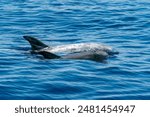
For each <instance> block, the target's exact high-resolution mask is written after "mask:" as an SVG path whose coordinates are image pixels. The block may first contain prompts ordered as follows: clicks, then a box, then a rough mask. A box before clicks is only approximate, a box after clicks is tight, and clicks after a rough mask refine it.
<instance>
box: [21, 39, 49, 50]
mask: <svg viewBox="0 0 150 117" xmlns="http://www.w3.org/2000/svg"><path fill="white" fill-rule="evenodd" d="M23 38H25V39H26V40H27V41H28V42H29V43H30V45H31V47H32V50H40V49H43V48H45V47H48V46H47V45H46V44H44V43H43V42H41V41H39V40H38V39H36V38H34V37H31V36H23Z"/></svg>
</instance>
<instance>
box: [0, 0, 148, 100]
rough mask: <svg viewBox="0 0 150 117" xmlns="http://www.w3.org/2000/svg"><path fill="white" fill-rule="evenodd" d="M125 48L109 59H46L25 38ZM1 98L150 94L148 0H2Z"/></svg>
mask: <svg viewBox="0 0 150 117" xmlns="http://www.w3.org/2000/svg"><path fill="white" fill-rule="evenodd" d="M23 35H31V36H35V37H37V38H39V39H40V40H42V41H43V42H44V43H46V44H48V45H50V46H55V45H61V44H63V45H64V44H73V43H81V42H82V43H84V42H96V43H104V44H106V45H110V46H112V47H113V48H115V49H116V50H118V51H119V52H120V54H119V55H117V56H115V57H111V58H109V59H108V60H107V62H106V63H98V62H94V61H88V60H45V59H43V58H41V57H37V56H34V55H31V54H30V52H29V50H30V45H29V44H28V42H27V41H26V40H24V39H23V38H22V36H23ZM0 99H20V100H28V99H31V100H32V99H35V100H36V99H42V100H45V99H47V100H60V99H67V100H70V99H75V100H76V99H86V100H88V99H94V100H101V99H104V100H105V99H111V100H112V99H119V100H126V99H129V100H130V99H137V100H140V99H143V100H147V99H150V1H149V0H16V1H14V0H1V1H0Z"/></svg>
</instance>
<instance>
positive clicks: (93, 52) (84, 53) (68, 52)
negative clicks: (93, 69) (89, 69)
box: [23, 36, 118, 61]
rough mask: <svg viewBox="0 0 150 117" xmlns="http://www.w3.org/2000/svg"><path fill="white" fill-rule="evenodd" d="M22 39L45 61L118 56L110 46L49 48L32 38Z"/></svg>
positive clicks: (75, 45) (92, 44)
mask: <svg viewBox="0 0 150 117" xmlns="http://www.w3.org/2000/svg"><path fill="white" fill-rule="evenodd" d="M23 37H24V38H25V39H26V40H27V41H28V42H29V43H30V45H31V48H32V53H36V54H41V55H43V56H44V58H47V59H85V60H94V61H103V60H105V59H107V58H108V57H109V56H111V55H114V54H118V52H116V51H114V50H113V49H112V48H111V47H110V46H106V45H103V44H97V43H78V44H69V45H59V46H54V47H50V46H48V45H46V44H44V43H43V42H41V41H40V40H38V39H36V38H34V37H31V36H23ZM54 53H55V54H54ZM56 53H57V54H60V55H57V54H56ZM61 54H64V55H61Z"/></svg>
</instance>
